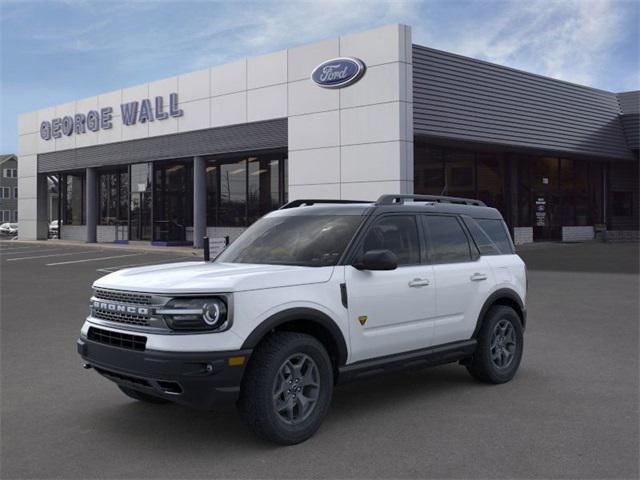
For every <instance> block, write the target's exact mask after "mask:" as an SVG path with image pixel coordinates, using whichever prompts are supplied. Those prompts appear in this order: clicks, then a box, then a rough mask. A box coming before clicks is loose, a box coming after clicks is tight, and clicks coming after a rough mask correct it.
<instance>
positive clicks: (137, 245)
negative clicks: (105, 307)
mask: <svg viewBox="0 0 640 480" xmlns="http://www.w3.org/2000/svg"><path fill="white" fill-rule="evenodd" d="M8 241H9V240H8ZM10 242H11V244H16V243H21V244H25V245H41V246H67V247H82V248H97V249H102V250H104V249H109V250H120V251H133V252H152V253H170V254H172V255H175V254H176V253H177V254H182V255H184V256H195V257H198V258H202V255H203V253H202V249H201V248H193V247H156V246H153V245H150V244H149V242H129V243H128V244H120V243H111V242H103V243H86V242H81V241H76V240H58V239H49V240H10Z"/></svg>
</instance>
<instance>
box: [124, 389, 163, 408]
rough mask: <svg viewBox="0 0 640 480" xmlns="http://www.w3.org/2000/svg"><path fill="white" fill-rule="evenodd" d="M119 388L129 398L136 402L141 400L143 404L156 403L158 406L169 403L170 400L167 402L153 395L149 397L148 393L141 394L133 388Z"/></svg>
mask: <svg viewBox="0 0 640 480" xmlns="http://www.w3.org/2000/svg"><path fill="white" fill-rule="evenodd" d="M118 388H119V389H120V391H121V392H122V393H124V394H125V395H126V396H127V397H130V398H133V399H134V400H139V401H141V402H147V403H156V404H158V405H160V404H163V403H169V400H165V399H164V398H160V397H155V396H153V395H149V394H148V393H144V392H139V391H138V390H133V389H132V388H128V387H123V386H122V385H118Z"/></svg>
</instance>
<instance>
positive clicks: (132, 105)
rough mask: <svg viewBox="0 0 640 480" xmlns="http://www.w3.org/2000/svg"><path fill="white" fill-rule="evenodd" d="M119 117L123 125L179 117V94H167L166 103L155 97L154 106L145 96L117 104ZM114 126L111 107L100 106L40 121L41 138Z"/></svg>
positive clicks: (58, 136)
mask: <svg viewBox="0 0 640 480" xmlns="http://www.w3.org/2000/svg"><path fill="white" fill-rule="evenodd" d="M120 113H121V116H120V119H121V121H122V124H123V125H135V124H136V123H146V122H153V121H156V120H159V121H161V120H166V119H167V118H169V117H181V116H182V115H183V111H182V109H180V108H178V94H177V93H172V94H170V95H169V105H165V103H164V98H163V97H156V98H155V99H154V102H153V105H152V104H151V100H150V99H148V98H145V99H144V100H142V101H140V102H137V101H135V102H127V103H122V104H121V105H120ZM110 128H113V107H103V108H101V109H100V110H99V111H98V110H89V111H88V112H87V113H86V114H84V113H76V114H75V115H73V116H71V115H66V116H64V117H60V118H54V119H53V120H51V121H49V120H44V121H43V122H42V123H41V124H40V137H41V138H42V139H43V140H51V139H52V138H61V137H62V136H63V135H66V136H67V137H69V136H71V135H73V134H74V133H75V134H76V135H79V134H83V133H86V132H87V130H88V131H90V132H97V131H98V130H109V129H110Z"/></svg>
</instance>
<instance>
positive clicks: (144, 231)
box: [129, 163, 153, 241]
mask: <svg viewBox="0 0 640 480" xmlns="http://www.w3.org/2000/svg"><path fill="white" fill-rule="evenodd" d="M152 171H153V169H152V165H151V164H150V163H138V164H135V165H131V168H130V174H129V175H130V178H131V181H130V186H131V197H130V198H131V201H130V202H129V203H130V205H129V208H130V210H129V240H147V241H149V240H151V232H152V228H151V225H152V223H151V222H152V221H153V212H152V210H151V206H152V203H153V202H152V194H151V192H152V186H153V184H152V182H153V175H152Z"/></svg>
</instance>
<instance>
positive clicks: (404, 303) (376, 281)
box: [345, 214, 436, 362]
mask: <svg viewBox="0 0 640 480" xmlns="http://www.w3.org/2000/svg"><path fill="white" fill-rule="evenodd" d="M418 220H419V218H418V217H417V216H416V215H413V214H391V215H385V216H382V217H380V218H378V219H376V220H375V221H374V222H373V224H372V225H371V226H370V227H369V228H368V229H367V231H366V232H365V233H364V236H363V238H362V241H361V242H360V244H359V245H358V247H357V252H356V255H355V258H358V257H359V256H360V255H361V254H362V253H364V252H366V251H369V250H379V249H386V250H390V251H392V252H393V253H394V254H395V255H396V256H397V257H398V268H396V269H395V270H388V271H367V270H363V271H361V270H357V269H356V268H354V267H352V266H346V267H345V279H346V285H347V292H348V299H349V300H348V310H349V332H350V338H351V357H350V358H351V361H354V362H355V361H358V360H363V359H367V358H373V357H381V356H385V355H391V354H394V353H400V352H406V351H410V350H417V349H420V348H424V347H428V346H430V345H431V344H432V343H433V334H434V324H433V321H434V316H435V313H436V309H435V289H434V277H433V268H432V267H431V266H430V265H426V264H425V263H424V256H425V254H424V251H423V248H422V246H423V244H422V243H421V241H420V233H419V232H420V225H419V224H418Z"/></svg>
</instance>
